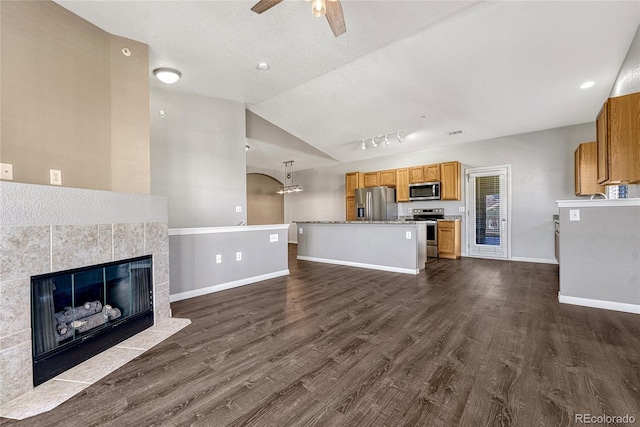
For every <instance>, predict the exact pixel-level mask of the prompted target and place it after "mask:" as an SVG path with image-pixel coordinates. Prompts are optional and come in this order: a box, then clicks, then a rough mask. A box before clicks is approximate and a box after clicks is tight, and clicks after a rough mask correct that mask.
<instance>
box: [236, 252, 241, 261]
mask: <svg viewBox="0 0 640 427" xmlns="http://www.w3.org/2000/svg"><path fill="white" fill-rule="evenodd" d="M236 261H242V252H236Z"/></svg>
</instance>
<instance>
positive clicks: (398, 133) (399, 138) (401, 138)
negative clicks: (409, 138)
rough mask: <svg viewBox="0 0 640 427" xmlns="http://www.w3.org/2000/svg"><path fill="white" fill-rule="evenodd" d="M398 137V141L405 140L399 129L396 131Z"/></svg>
mask: <svg viewBox="0 0 640 427" xmlns="http://www.w3.org/2000/svg"><path fill="white" fill-rule="evenodd" d="M396 138H398V142H402V141H404V138H403V137H401V136H400V132H399V131H398V132H397V133H396Z"/></svg>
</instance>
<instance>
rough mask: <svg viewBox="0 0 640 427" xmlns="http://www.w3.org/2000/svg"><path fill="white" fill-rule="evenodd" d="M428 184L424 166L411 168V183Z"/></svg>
mask: <svg viewBox="0 0 640 427" xmlns="http://www.w3.org/2000/svg"><path fill="white" fill-rule="evenodd" d="M420 182H426V181H425V179H424V166H414V167H412V168H409V183H410V184H417V183H420Z"/></svg>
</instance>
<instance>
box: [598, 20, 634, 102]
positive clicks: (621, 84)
mask: <svg viewBox="0 0 640 427" xmlns="http://www.w3.org/2000/svg"><path fill="white" fill-rule="evenodd" d="M636 92H640V26H639V27H638V30H637V31H636V36H635V37H634V38H633V42H632V43H631V46H630V47H629V52H627V57H626V58H625V60H624V62H623V63H622V67H620V72H619V73H618V78H617V79H616V82H615V84H614V85H613V89H612V90H611V96H621V95H628V94H630V93H636ZM602 101H603V102H604V99H603V100H602Z"/></svg>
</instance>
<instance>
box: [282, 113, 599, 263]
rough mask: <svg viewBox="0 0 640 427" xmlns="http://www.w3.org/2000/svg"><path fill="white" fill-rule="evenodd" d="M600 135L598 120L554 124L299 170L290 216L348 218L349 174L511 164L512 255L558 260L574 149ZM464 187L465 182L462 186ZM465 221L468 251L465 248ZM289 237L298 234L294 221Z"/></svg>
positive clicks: (453, 207)
mask: <svg viewBox="0 0 640 427" xmlns="http://www.w3.org/2000/svg"><path fill="white" fill-rule="evenodd" d="M586 141H595V123H586V124H581V125H575V126H568V127H563V128H558V129H549V130H544V131H540V132H532V133H527V134H521V135H513V136H508V137H504V138H496V139H490V140H485V141H477V142H470V143H465V144H458V145H452V146H449V147H446V148H436V149H432V150H424V151H420V152H417V153H411V154H403V155H398V156H390V157H381V158H377V159H371V160H366V161H361V162H352V163H345V164H342V165H339V166H329V167H324V168H318V169H308V170H304V171H299V172H297V173H296V183H299V184H301V185H302V187H303V188H304V192H302V193H299V194H294V195H292V196H290V197H288V199H287V200H285V221H311V220H344V218H345V212H344V210H345V200H344V190H345V189H344V184H345V183H344V174H345V173H346V172H351V171H362V172H366V171H375V170H384V169H392V168H399V167H406V166H413V165H421V164H429V163H439V162H445V161H451V160H458V161H460V162H462V164H463V169H465V168H472V167H482V166H493V165H502V164H511V172H512V194H513V199H512V256H513V257H515V258H524V259H530V260H546V261H548V262H553V260H554V259H555V256H554V241H553V221H552V215H553V214H556V213H557V212H558V207H557V205H556V204H555V201H556V200H559V199H570V198H574V197H575V196H574V194H573V184H574V183H573V152H574V150H575V148H576V147H577V146H578V144H580V143H581V142H586ZM463 191H464V187H463ZM464 204H465V202H464V200H462V201H459V202H416V203H403V204H400V205H399V210H400V214H403V213H404V212H406V210H407V209H408V207H444V208H445V213H446V214H447V215H458V214H459V213H458V207H459V206H464ZM465 225H466V221H463V224H462V229H463V239H462V244H463V252H466V238H465V236H464V230H465ZM290 233H291V234H290V239H291V240H294V241H295V239H296V235H295V227H291V230H290Z"/></svg>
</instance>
